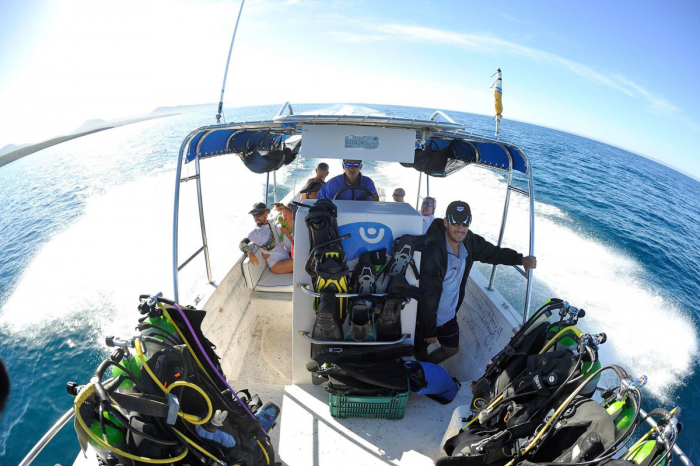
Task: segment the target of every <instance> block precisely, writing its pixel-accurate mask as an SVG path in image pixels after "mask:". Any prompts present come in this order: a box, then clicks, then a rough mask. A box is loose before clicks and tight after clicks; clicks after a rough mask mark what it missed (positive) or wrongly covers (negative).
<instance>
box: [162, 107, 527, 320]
mask: <svg viewBox="0 0 700 466" xmlns="http://www.w3.org/2000/svg"><path fill="white" fill-rule="evenodd" d="M285 111H287V114H285ZM437 117H442V119H444V120H447V121H440V120H438V119H437ZM304 124H326V125H327V124H333V125H352V126H378V127H386V128H401V129H414V130H416V138H417V139H418V140H420V141H421V142H423V143H425V142H426V141H427V140H428V139H430V138H439V139H446V140H452V139H463V140H466V141H470V142H479V143H492V144H496V145H498V146H499V147H500V148H501V149H502V150H503V152H504V153H505V155H506V156H507V159H508V166H507V167H506V166H500V167H499V166H493V165H487V164H486V163H485V162H482V160H481V158H480V156H479V150H478V148H476V147H475V150H476V153H477V160H476V162H475V165H477V166H480V167H483V168H488V169H491V170H496V171H499V172H501V173H505V174H506V176H507V182H506V197H505V202H504V206H503V215H502V218H501V228H500V231H499V235H498V246H499V247H500V246H502V244H503V237H504V234H505V228H506V223H507V220H508V208H509V205H510V193H511V192H512V191H513V192H517V193H520V194H522V195H525V196H527V197H528V198H529V200H530V202H529V248H528V255H530V256H532V255H534V254H535V192H534V185H533V181H532V166H531V164H530V161H529V158H528V157H527V155H525V153H524V152H523V151H522V150H521V149H520V148H519V147H517V146H516V145H515V144H513V143H511V142H505V141H502V140H501V139H496V138H493V137H489V136H482V135H476V134H474V133H472V132H467V131H465V127H464V125H462V124H459V123H456V122H455V121H454V120H453V119H452V118H450V117H449V116H447V115H446V114H445V113H444V112H442V111H440V110H437V111H435V112H434V113H433V114H432V116H431V117H430V119H429V120H418V119H406V118H394V117H384V116H381V117H380V116H356V115H295V114H294V112H293V110H292V105H291V104H290V103H289V102H285V104H284V105H283V106H282V107H281V108H280V110H279V111H278V112H277V114H276V115H275V117H274V118H273V119H272V120H261V121H252V122H242V123H230V124H224V125H210V126H203V127H201V128H198V129H196V130H194V131H192V132H191V133H190V134H189V135H188V136H187V137H186V138H185V140H184V141H183V142H182V145H181V146H180V152H179V155H178V161H177V171H176V181H175V203H174V212H173V289H174V296H175V300H176V301H179V298H180V293H179V291H180V290H179V276H178V275H179V272H180V270H182V269H183V268H184V267H185V266H187V265H188V264H189V263H190V262H191V261H192V260H193V259H194V258H195V257H197V256H198V255H199V254H201V253H204V260H205V264H206V271H207V281H208V283H209V284H211V285H213V286H216V284H215V283H214V280H213V278H212V274H211V262H210V256H209V243H208V241H207V232H206V225H205V221H204V206H203V202H202V189H201V172H200V165H199V164H200V158H201V157H202V155H206V156H207V157H211V156H213V155H224V154H227V153H230V151H227V150H224V151H218V152H217V153H216V154H202V153H201V150H200V148H201V146H202V142H203V141H204V140H205V139H206V137H207V136H208V135H209V134H211V133H212V132H214V131H217V130H221V129H228V130H269V131H275V132H279V133H282V134H288V135H299V134H301V128H302V126H303V125H304ZM202 133H203V134H202ZM199 134H202V136H201V137H200V138H199V140H198V141H197V146H196V148H195V158H194V163H195V171H196V174H195V175H194V176H188V177H185V178H182V166H183V163H184V162H185V160H186V154H187V153H188V151H190V149H191V148H190V147H189V145H190V141H192V140H193V138H194V137H195V136H197V135H199ZM227 147H228V144H227ZM508 147H509V148H510V149H511V150H515V151H517V153H518V154H519V155H520V156H521V157H522V158H523V160H524V161H525V164H526V168H527V172H526V178H527V190H522V189H519V188H517V187H515V186H513V185H512V181H513V171H514V170H513V166H514V163H513V157H512V155H511V153H510V151H509V150H508ZM422 175H423V174H422V173H420V174H419V177H418V199H417V202H419V199H420V189H421V180H422ZM192 180H196V181H197V205H198V213H199V223H200V229H201V236H202V246H201V247H200V248H199V249H197V250H196V251H195V252H194V253H193V254H192V255H191V256H189V257H188V258H187V259H186V260H185V261H184V262H183V263H179V256H178V228H179V212H180V186H181V184H182V183H185V182H187V181H192ZM425 184H426V193H427V194H426V195H427V196H430V177H429V176H428V175H426V183H425ZM269 185H270V175H269V173H268V174H267V181H266V183H265V202H266V203H267V201H268V199H269V196H270V194H271V193H270V189H269ZM272 194H273V196H274V200H275V202H277V177H276V173H275V172H273V193H272ZM416 208H418V205H416ZM497 267H498V266H497V265H494V266H493V267H492V269H491V275H490V278H489V285H488V288H487V289H488V290H493V282H494V280H495V277H496V270H497ZM514 268H515V269H516V270H517V271H518V272H519V273H520V274H521V275H523V277H525V279H526V280H527V285H526V291H525V304H524V307H523V322H525V321H527V319H528V317H529V310H530V301H531V294H532V281H533V278H534V273H533V270H532V269H531V270H529V271H528V272H525V271H524V270H523V269H522V268H520V267H518V266H514Z"/></svg>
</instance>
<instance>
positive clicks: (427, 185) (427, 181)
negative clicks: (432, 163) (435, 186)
mask: <svg viewBox="0 0 700 466" xmlns="http://www.w3.org/2000/svg"><path fill="white" fill-rule="evenodd" d="M425 197H430V175H428V174H427V173H426V174H425Z"/></svg>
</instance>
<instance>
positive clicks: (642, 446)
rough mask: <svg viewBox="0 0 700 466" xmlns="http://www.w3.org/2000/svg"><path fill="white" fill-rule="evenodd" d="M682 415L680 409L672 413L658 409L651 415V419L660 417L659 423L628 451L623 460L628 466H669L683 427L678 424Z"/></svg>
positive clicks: (674, 409)
mask: <svg viewBox="0 0 700 466" xmlns="http://www.w3.org/2000/svg"><path fill="white" fill-rule="evenodd" d="M680 413H681V409H680V408H678V407H676V408H673V409H672V410H671V411H667V410H665V409H663V408H657V409H655V410H653V411H652V412H651V413H649V414H648V416H649V417H652V418H653V417H659V418H660V419H659V421H658V422H657V424H656V426H655V427H652V428H651V430H649V431H648V432H647V433H646V434H645V435H643V436H642V437H641V438H640V439H639V440H638V441H637V442H636V443H635V444H634V445H632V446H631V447H630V448H629V450H627V453H626V454H625V455H624V457H623V460H624V461H626V462H627V464H628V465H629V464H632V465H633V466H634V465H638V466H666V465H667V464H669V463H670V462H671V455H672V451H673V446H674V445H675V444H676V441H677V439H678V434H679V433H680V432H681V430H682V427H683V424H681V423H680V422H678V418H679V417H680ZM630 462H631V463H630ZM608 464H609V463H608ZM610 466H612V465H610Z"/></svg>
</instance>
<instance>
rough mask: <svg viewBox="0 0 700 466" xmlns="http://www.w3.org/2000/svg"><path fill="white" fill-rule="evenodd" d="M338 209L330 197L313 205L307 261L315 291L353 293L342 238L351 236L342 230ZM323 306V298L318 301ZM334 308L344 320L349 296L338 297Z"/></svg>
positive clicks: (309, 221) (310, 210) (308, 271)
mask: <svg viewBox="0 0 700 466" xmlns="http://www.w3.org/2000/svg"><path fill="white" fill-rule="evenodd" d="M337 217H338V209H337V207H336V206H335V204H333V201H331V200H330V199H321V200H318V201H316V203H315V204H314V205H313V206H311V207H310V208H309V213H308V214H307V216H306V226H307V229H308V230H309V244H310V245H311V251H310V252H309V259H308V261H307V262H306V272H307V273H308V274H309V275H310V276H311V278H312V284H313V287H314V291H317V292H322V291H324V292H327V293H333V295H335V294H346V293H349V292H350V286H349V280H348V276H349V275H350V269H349V268H348V263H347V259H346V256H345V251H344V250H343V245H342V243H341V241H342V240H343V239H346V238H349V235H348V236H340V234H339V233H338V222H337ZM314 307H315V309H316V310H318V309H319V308H320V298H317V299H316V300H315V302H314ZM333 307H334V309H335V313H336V315H337V316H338V319H340V321H341V322H342V321H344V320H345V316H346V314H347V309H348V298H338V299H334V301H333Z"/></svg>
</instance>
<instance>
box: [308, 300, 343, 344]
mask: <svg viewBox="0 0 700 466" xmlns="http://www.w3.org/2000/svg"><path fill="white" fill-rule="evenodd" d="M311 337H312V338H314V339H315V340H322V341H339V340H342V339H343V327H342V326H341V325H340V321H339V320H338V313H337V312H336V308H335V293H333V292H332V291H327V290H324V291H321V297H320V298H319V301H318V310H317V311H316V322H315V323H314V328H313V331H312V332H311Z"/></svg>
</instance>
